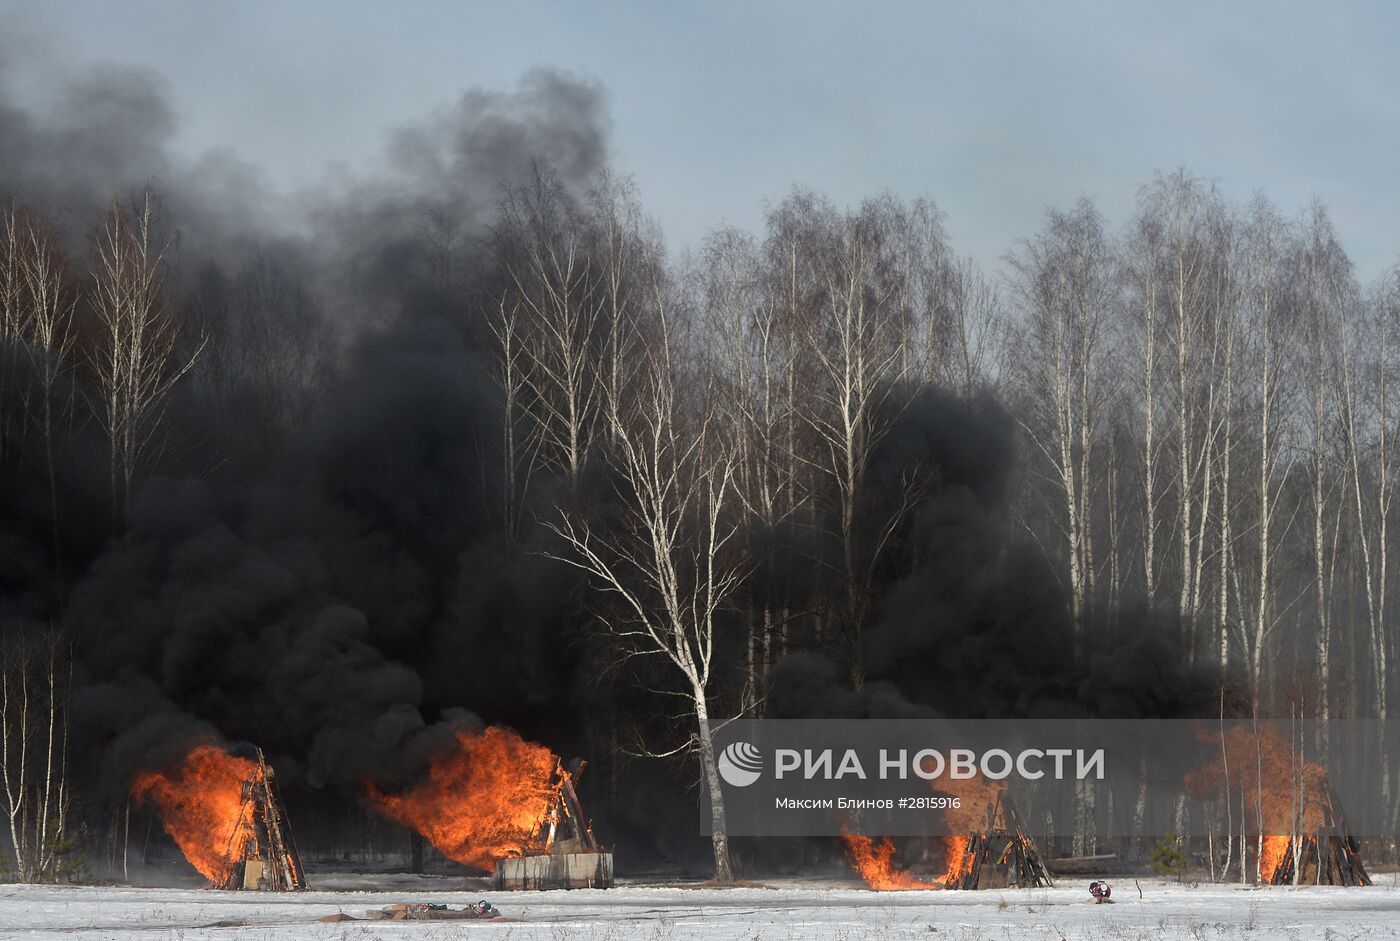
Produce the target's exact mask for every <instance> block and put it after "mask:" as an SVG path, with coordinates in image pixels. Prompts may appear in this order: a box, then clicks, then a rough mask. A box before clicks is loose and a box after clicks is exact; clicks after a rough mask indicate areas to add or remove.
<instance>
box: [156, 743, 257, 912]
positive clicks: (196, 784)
mask: <svg viewBox="0 0 1400 941" xmlns="http://www.w3.org/2000/svg"><path fill="white" fill-rule="evenodd" d="M261 773H262V772H261V771H260V769H259V767H258V763H257V762H256V761H251V760H249V759H247V758H239V757H237V756H235V755H231V754H229V753H228V751H226V750H225V749H223V748H220V747H219V746H217V745H196V746H195V747H194V748H192V749H190V750H189V752H188V753H186V755H185V757H184V758H183V759H181V760H180V762H179V763H178V764H176V765H175V766H174V767H172V768H167V769H162V770H158V771H140V772H137V774H136V777H135V779H134V780H133V781H132V784H131V796H132V797H133V798H134V799H135V800H136V801H137V802H138V803H149V804H154V805H155V807H156V810H157V811H158V812H159V813H160V819H161V824H162V825H163V826H164V827H165V832H166V833H168V834H170V836H171V837H172V838H173V839H174V840H175V843H176V844H177V845H178V846H179V847H180V852H182V853H184V854H185V858H186V859H187V860H189V861H190V865H192V866H194V868H196V869H198V870H199V872H200V874H201V875H203V876H204V878H206V879H208V880H209V882H210V883H211V884H213V885H219V884H221V883H222V882H224V880H225V879H227V878H228V876H229V873H230V872H231V871H232V870H233V864H234V863H235V862H236V861H237V859H238V856H239V854H241V852H242V850H243V842H244V841H243V840H241V839H237V837H238V835H239V833H240V832H243V831H244V830H245V828H248V827H251V826H252V816H251V815H252V805H251V804H247V805H245V803H244V801H243V785H244V784H245V783H247V782H249V781H256V780H257V779H258V777H259V776H260V775H261Z"/></svg>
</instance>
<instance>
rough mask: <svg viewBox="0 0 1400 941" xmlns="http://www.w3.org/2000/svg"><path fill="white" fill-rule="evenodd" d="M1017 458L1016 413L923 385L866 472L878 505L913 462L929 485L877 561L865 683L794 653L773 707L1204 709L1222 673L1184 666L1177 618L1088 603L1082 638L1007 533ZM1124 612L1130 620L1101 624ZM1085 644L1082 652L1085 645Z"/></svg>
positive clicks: (994, 712) (1106, 712)
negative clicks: (1080, 653) (887, 555)
mask: <svg viewBox="0 0 1400 941" xmlns="http://www.w3.org/2000/svg"><path fill="white" fill-rule="evenodd" d="M1021 467H1022V464H1021V462H1020V460H1019V455H1018V453H1017V435H1016V429H1015V425H1014V422H1013V419H1012V417H1011V416H1010V415H1009V414H1008V413H1007V412H1006V410H1005V409H1004V408H1003V407H1002V406H1001V405H1000V404H999V403H997V402H996V401H995V400H994V399H991V398H990V397H986V396H980V397H975V398H973V399H971V400H968V399H965V398H962V397H959V396H954V395H950V394H947V393H944V392H940V391H938V390H935V389H924V390H920V391H919V392H918V393H917V394H915V395H914V396H913V398H912V400H911V401H910V402H909V404H908V405H907V407H904V408H902V410H901V412H900V414H899V416H898V419H897V421H895V422H894V424H893V425H892V427H891V429H890V431H889V434H888V435H887V437H886V438H885V439H884V441H883V442H882V444H881V446H880V448H879V449H878V452H877V454H876V458H875V460H874V461H873V463H872V466H871V469H870V473H869V476H868V478H867V487H868V488H869V490H870V491H871V494H870V499H871V500H872V501H879V500H880V499H882V498H887V495H890V494H894V493H897V492H898V481H899V480H900V479H901V477H907V475H909V474H910V473H911V472H912V471H914V470H916V469H919V468H923V469H925V470H926V471H927V472H928V473H929V474H930V479H931V485H930V492H929V493H928V495H927V497H926V499H924V500H923V501H922V503H921V504H920V506H919V508H918V510H917V512H916V514H915V516H914V518H913V520H912V521H911V523H910V524H909V525H908V526H907V532H906V533H905V534H904V538H903V540H902V541H901V544H900V547H899V549H898V550H897V551H896V552H895V553H894V556H895V558H892V559H890V560H889V561H887V562H886V563H885V565H884V566H883V567H882V568H883V570H885V571H887V572H888V573H889V575H888V576H887V577H886V578H885V579H883V580H882V583H881V584H880V585H879V586H878V587H877V589H876V592H875V593H876V595H877V597H879V598H880V603H879V609H878V614H877V616H876V619H875V622H874V624H873V626H872V628H871V629H870V631H869V632H868V634H866V635H865V637H864V638H863V651H862V652H863V656H862V658H861V659H862V663H863V664H864V667H865V677H864V678H865V680H866V682H865V683H863V684H862V685H861V687H860V688H859V689H852V688H851V683H850V681H849V678H847V677H844V676H842V675H841V674H840V671H838V670H837V668H836V666H835V664H833V663H832V662H831V661H830V660H829V659H828V658H826V657H823V656H822V655H820V654H814V653H801V654H794V655H791V656H789V657H787V658H785V659H784V660H783V661H782V662H780V663H778V664H777V665H776V667H775V669H774V670H773V673H772V675H771V689H770V691H769V698H768V705H769V707H770V709H771V710H772V714H774V715H778V716H785V717H791V718H798V717H814V716H823V717H844V718H863V717H882V718H908V717H913V716H917V715H943V716H950V717H957V718H981V717H988V718H991V717H998V718H1015V717H1029V716H1035V717H1052V716H1065V715H1091V716H1100V717H1111V718H1134V717H1139V716H1156V717H1163V716H1187V715H1192V714H1195V713H1196V712H1198V711H1199V710H1200V709H1202V708H1204V707H1206V706H1208V705H1209V702H1210V696H1211V693H1212V691H1213V690H1214V689H1215V688H1216V687H1215V684H1214V677H1212V676H1210V675H1209V674H1208V673H1207V672H1204V671H1193V670H1190V669H1187V668H1186V667H1185V666H1184V665H1183V664H1182V658H1181V656H1180V654H1179V652H1178V651H1177V650H1176V649H1174V647H1173V641H1174V640H1175V638H1176V627H1175V625H1174V623H1173V621H1172V619H1171V618H1170V617H1167V616H1163V615H1161V614H1157V613H1149V612H1148V611H1147V610H1146V609H1145V608H1142V607H1135V608H1127V609H1123V608H1118V609H1114V610H1106V611H1100V612H1095V613H1094V614H1093V615H1092V616H1091V618H1090V623H1089V625H1088V626H1087V628H1086V629H1085V630H1084V631H1083V632H1082V634H1083V635H1084V636H1082V637H1077V636H1076V631H1075V627H1074V623H1073V619H1072V617H1071V613H1070V604H1069V597H1068V593H1067V591H1066V588H1065V586H1064V585H1063V583H1062V582H1060V581H1059V580H1058V579H1057V578H1056V574H1055V571H1054V570H1053V569H1052V567H1051V566H1050V564H1049V562H1048V561H1047V560H1046V558H1045V554H1044V552H1042V551H1041V550H1040V549H1039V547H1037V546H1035V545H1034V544H1032V543H1031V542H1030V540H1029V539H1028V538H1024V537H1021V536H1019V535H1018V534H1017V533H1016V532H1014V531H1013V529H1012V526H1013V523H1012V516H1011V514H1010V513H1009V512H1008V510H1009V507H1008V505H1007V501H1008V500H1009V499H1010V495H1011V493H1012V490H1013V487H1012V485H1013V483H1014V482H1015V475H1016V474H1017V473H1018V472H1019V470H1020V468H1021ZM877 515H878V514H877ZM1118 618H1129V619H1131V620H1132V621H1133V627H1134V629H1133V630H1130V631H1118V630H1110V629H1108V626H1109V622H1110V621H1112V620H1113V619H1118ZM1080 644H1082V645H1083V647H1084V648H1085V649H1086V650H1087V651H1088V653H1087V656H1084V657H1077V656H1076V645H1080Z"/></svg>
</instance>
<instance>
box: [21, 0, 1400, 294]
mask: <svg viewBox="0 0 1400 941" xmlns="http://www.w3.org/2000/svg"><path fill="white" fill-rule="evenodd" d="M0 19H2V20H3V24H4V25H3V33H4V34H5V35H7V36H8V37H9V38H8V40H7V41H3V42H0V54H3V55H4V56H5V57H6V58H7V59H8V60H9V61H8V69H7V71H8V72H9V76H8V81H9V83H10V84H11V86H12V88H14V89H15V90H16V91H17V92H18V93H19V94H20V95H21V96H22V97H23V98H24V99H25V100H26V101H28V102H31V103H40V102H42V101H43V99H44V96H45V94H46V91H47V90H48V89H51V88H55V87H58V85H59V84H61V77H62V76H63V75H65V74H68V75H71V74H72V73H74V72H76V71H78V70H81V69H82V68H83V67H84V66H86V65H88V64H91V63H95V62H117V63H126V64H132V63H135V64H143V65H146V66H148V67H150V68H152V69H154V70H156V71H158V72H159V73H160V74H161V75H163V76H164V80H165V81H166V82H167V83H168V89H169V94H170V99H171V101H172V102H173V104H174V108H175V111H176V115H175V117H176V119H177V121H176V125H175V126H176V128H177V130H176V131H175V135H176V136H175V140H174V142H173V143H174V146H175V148H176V150H177V152H181V153H183V155H185V156H191V157H193V156H196V155H198V154H201V153H202V152H204V151H205V150H207V149H209V148H214V147H229V148H232V149H233V150H234V151H235V152H236V154H237V155H238V156H239V157H241V158H242V159H243V160H245V161H247V162H248V163H250V164H252V165H254V166H256V167H259V168H261V170H262V172H263V173H265V174H266V176H267V179H268V180H269V182H270V183H271V184H272V185H273V186H274V187H276V188H278V189H283V190H294V189H297V188H300V187H303V186H309V185H311V184H314V183H318V182H321V181H322V180H323V179H324V177H325V176H326V175H327V174H328V173H335V172H337V171H336V168H337V167H339V168H340V170H341V171H343V170H344V169H345V168H347V167H348V168H353V169H355V170H357V171H358V170H359V169H361V168H363V167H365V166H366V165H368V164H370V163H371V162H372V161H373V159H375V155H377V154H381V153H382V152H383V146H384V142H385V139H386V136H387V134H388V133H389V131H390V130H391V129H392V128H396V127H399V126H401V125H402V124H403V123H404V122H405V121H406V120H411V119H414V118H419V117H425V116H427V115H429V114H430V113H431V111H432V110H433V109H434V108H436V107H438V106H441V105H444V104H446V103H448V102H451V101H453V100H455V99H456V97H457V96H458V94H460V93H461V92H462V91H463V90H464V89H467V88H470V87H473V86H484V87H489V88H498V89H503V90H504V89H508V88H510V87H511V86H512V85H513V83H514V82H515V81H516V79H517V77H518V76H520V75H521V74H522V73H523V72H525V71H526V70H528V69H530V68H531V67H533V66H537V65H546V66H550V67H554V68H558V69H563V70H566V71H572V72H574V73H576V74H577V75H579V76H581V77H583V78H585V79H590V80H594V81H596V82H598V83H600V84H601V85H602V86H604V87H605V88H606V90H607V94H608V104H609V108H610V114H611V117H612V122H613V127H614V133H613V138H612V143H613V153H614V157H615V162H616V164H617V165H618V167H619V168H620V169H621V170H623V171H624V172H627V173H631V174H633V175H634V176H635V178H636V181H637V182H638V184H639V186H640V188H641V193H642V196H643V199H644V200H645V202H646V204H647V206H648V207H649V209H650V210H651V212H652V213H654V214H655V216H656V217H657V220H658V221H659V222H660V223H661V225H662V226H663V228H664V230H665V231H666V233H667V235H668V238H669V241H670V246H671V247H672V248H673V249H679V248H684V247H686V246H688V245H693V244H694V243H695V242H696V241H697V240H698V239H699V238H700V237H702V236H703V234H704V233H705V232H706V231H707V230H708V229H709V228H711V227H712V226H714V225H716V224H720V223H732V224H738V225H742V226H745V227H756V225H757V223H758V221H759V220H760V219H761V215H762V212H763V206H764V201H765V200H769V201H776V200H778V199H781V198H782V196H783V195H785V193H786V192H787V191H788V189H789V188H790V187H791V186H792V185H793V184H794V183H800V184H802V185H805V186H810V187H813V188H815V189H817V190H819V191H824V192H827V193H829V194H830V195H831V196H832V197H833V198H835V199H837V200H838V201H842V202H854V201H856V200H858V199H859V198H860V197H861V196H862V195H866V194H869V193H870V192H872V191H875V190H879V189H882V188H888V189H890V190H892V191H894V192H896V193H898V194H901V195H905V196H921V195H926V196H930V197H932V198H933V199H934V200H935V201H936V202H937V203H938V204H939V205H940V206H941V207H942V208H943V209H944V210H945V211H946V212H947V214H948V225H949V230H950V232H951V234H952V236H953V238H954V241H955V244H956V245H957V246H958V248H959V250H960V251H962V252H965V253H970V254H972V255H974V256H975V257H977V258H978V259H979V260H981V261H982V262H983V263H984V264H987V265H989V266H990V265H995V264H997V263H998V262H999V259H1000V258H1001V256H1002V255H1003V253H1004V252H1005V251H1006V250H1007V249H1008V248H1009V247H1010V246H1011V245H1012V244H1013V243H1014V242H1015V240H1016V239H1018V238H1023V237H1025V236H1026V235H1028V234H1029V233H1030V232H1032V231H1033V230H1034V229H1035V228H1036V226H1037V224H1038V222H1039V220H1040V215H1041V213H1042V211H1043V210H1044V208H1045V207H1046V206H1047V205H1057V206H1064V205H1067V204H1068V203H1070V202H1071V201H1072V200H1073V199H1075V198H1076V197H1078V196H1080V195H1088V196H1091V197H1094V198H1095V199H1096V200H1098V201H1099V204H1100V207H1101V208H1102V209H1103V210H1104V212H1105V213H1106V215H1107V216H1108V217H1109V218H1110V219H1111V220H1113V222H1114V223H1115V224H1117V223H1119V222H1122V221H1123V220H1124V219H1125V218H1126V215H1127V213H1128V211H1129V210H1130V208H1131V203H1132V199H1133V196H1134V193H1135V192H1136V189H1137V187H1138V186H1140V185H1141V184H1142V183H1144V182H1146V181H1147V180H1149V179H1150V178H1151V175H1152V173H1153V172H1154V171H1156V170H1170V169H1172V168H1174V167H1175V166H1177V165H1186V166H1188V167H1189V168H1190V169H1192V170H1193V171H1194V172H1196V173H1197V174H1200V175H1202V176H1205V177H1208V178H1212V179H1216V180H1218V181H1219V182H1220V183H1221V185H1222V186H1223V187H1224V188H1225V190H1226V192H1227V193H1228V194H1229V195H1231V196H1233V197H1236V198H1239V197H1244V196H1248V195H1249V194H1250V192H1251V191H1253V190H1255V189H1261V190H1263V191H1264V192H1265V193H1266V194H1267V195H1268V196H1270V197H1271V198H1272V199H1273V200H1274V201H1275V202H1276V203H1277V204H1279V205H1280V207H1281V208H1283V209H1284V210H1285V211H1286V212H1289V213H1291V212H1293V211H1295V210H1297V209H1300V208H1301V207H1302V206H1304V205H1305V204H1306V203H1307V201H1309V200H1310V199H1311V198H1312V197H1314V196H1317V197H1320V198H1321V199H1322V200H1324V201H1325V202H1326V203H1327V204H1328V205H1329V206H1330V207H1331V209H1332V212H1333V216H1334V219H1335V221H1336V223H1337V225H1338V228H1339V230H1340V232H1341V233H1342V234H1343V237H1344V238H1345V240H1346V247H1347V249H1348V251H1349V252H1350V253H1351V256H1352V258H1353V259H1354V260H1355V261H1356V263H1357V265H1358V269H1359V272H1358V273H1359V274H1360V275H1361V277H1362V278H1363V279H1364V280H1369V279H1370V278H1372V277H1374V276H1376V275H1377V274H1379V273H1380V272H1381V271H1382V270H1383V269H1384V268H1385V267H1387V266H1388V265H1390V264H1391V263H1393V262H1394V261H1395V260H1396V259H1397V257H1400V235H1397V233H1396V230H1395V228H1394V226H1393V225H1392V221H1393V220H1394V219H1395V218H1397V217H1400V186H1396V185H1395V179H1394V174H1393V159H1392V156H1391V155H1393V154H1394V153H1395V152H1396V149H1397V145H1400V99H1397V97H1396V96H1395V94H1394V91H1395V89H1396V88H1397V87H1400V57H1396V56H1395V55H1394V51H1395V46H1394V37H1395V36H1396V35H1398V34H1400V9H1397V8H1396V7H1395V6H1394V5H1391V4H1385V3H1381V2H1374V3H1366V2H1357V3H1349V4H1322V3H1262V2H1260V3H1245V2H1240V3H1231V4H1218V3H1205V2H1199V3H1172V4H1162V3H1151V4H1149V3H1120V4H1108V3H1100V4H1094V3H1030V2H1004V3H995V4H973V3H966V4H960V5H954V4H931V3H906V4H899V3H895V4H883V5H880V4H875V5H872V4H866V3H860V4H853V3H836V2H814V0H803V2H785V3H780V2H767V3H761V4H754V3H747V2H716V3H705V4H663V3H640V2H638V3H598V4H578V3H571V2H516V3H464V2H456V0H421V2H415V3H412V4H388V3H370V2H346V0H317V2H312V0H300V2H296V3H285V2H280V0H242V2H239V3H223V4H214V3H188V4H182V3H169V2H161V0H126V2H123V3H92V2H86V3H85V2H77V0H50V2H45V3H42V4H38V3H32V2H28V0H0ZM56 80H57V81H56Z"/></svg>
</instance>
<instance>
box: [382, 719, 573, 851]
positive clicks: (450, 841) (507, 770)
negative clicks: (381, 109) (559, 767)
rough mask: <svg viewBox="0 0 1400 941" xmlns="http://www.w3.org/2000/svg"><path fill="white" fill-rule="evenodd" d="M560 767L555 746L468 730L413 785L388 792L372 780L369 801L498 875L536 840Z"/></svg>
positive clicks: (444, 847)
mask: <svg viewBox="0 0 1400 941" xmlns="http://www.w3.org/2000/svg"><path fill="white" fill-rule="evenodd" d="M556 763H557V759H556V758H555V756H554V755H553V754H552V753H551V752H550V751H549V749H548V748H545V747H544V746H543V745H536V744H534V743H532V742H527V741H525V740H524V739H522V738H521V737H520V736H518V735H516V734H515V733H514V732H511V731H510V730H508V729H502V728H496V727H492V728H488V729H486V730H485V731H474V730H466V729H464V730H461V731H459V732H458V733H457V741H456V748H454V749H453V750H451V751H449V752H447V753H445V754H442V755H439V756H438V757H437V758H435V759H433V760H432V761H431V762H430V763H429V765H428V771H427V774H426V776H425V777H424V778H423V779H422V780H421V781H419V782H418V783H417V784H415V785H414V786H413V787H411V788H409V789H408V790H406V791H403V792H402V793H399V794H388V793H385V792H384V791H382V790H380V789H379V788H378V787H376V786H375V785H374V784H373V783H367V784H366V785H365V796H366V799H367V800H368V802H369V803H370V804H371V805H372V806H373V807H374V809H375V810H377V811H378V812H379V813H381V814H383V815H384V816H386V817H388V818H389V819H390V820H393V821H395V822H397V823H400V824H403V825H404V826H406V827H409V828H410V829H412V830H415V831H417V832H418V833H420V834H422V836H423V838H424V839H426V840H427V841H428V842H429V843H431V844H433V846H434V847H436V848H437V850H438V851H439V852H440V853H442V854H443V855H444V856H446V857H447V858H449V859H452V860H455V861H457V862H459V863H462V864H463V865H466V866H474V867H476V868H477V869H485V870H486V871H488V872H491V871H494V870H495V868H496V860H497V859H499V858H501V857H504V856H520V855H522V854H523V852H524V850H525V848H526V847H527V846H528V845H529V844H530V843H531V841H532V837H533V835H534V831H535V829H536V827H537V826H538V824H539V822H540V821H541V820H542V819H543V818H544V816H545V814H546V813H547V812H548V810H549V806H550V801H551V800H552V799H553V797H554V790H553V788H552V787H551V778H552V777H553V774H554V768H555V765H556Z"/></svg>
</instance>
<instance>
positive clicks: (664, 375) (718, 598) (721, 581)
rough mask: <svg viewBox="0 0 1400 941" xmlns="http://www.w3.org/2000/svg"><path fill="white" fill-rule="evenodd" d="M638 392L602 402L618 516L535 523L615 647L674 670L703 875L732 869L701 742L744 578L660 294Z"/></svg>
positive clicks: (576, 512) (709, 447)
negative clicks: (696, 801) (694, 774)
mask: <svg viewBox="0 0 1400 941" xmlns="http://www.w3.org/2000/svg"><path fill="white" fill-rule="evenodd" d="M658 308H659V312H658V315H657V316H658V324H659V326H660V341H659V343H658V345H657V346H656V347H655V348H654V349H651V350H649V351H648V353H647V359H646V362H645V365H644V366H643V373H642V381H641V385H640V390H639V394H638V395H636V396H635V397H634V398H632V399H631V400H629V401H622V402H615V401H610V402H608V403H607V409H606V417H607V421H608V424H609V444H608V446H607V461H608V466H609V468H610V469H611V471H612V473H613V475H614V481H615V482H614V488H615V496H616V509H615V512H616V513H617V515H618V519H617V520H616V522H615V523H613V524H612V525H607V526H604V525H602V524H599V523H595V522H593V521H591V520H589V519H588V517H587V515H586V513H585V512H583V511H582V510H580V509H571V508H565V509H564V510H563V512H562V513H561V514H560V516H559V517H558V518H551V519H546V520H545V521H544V525H545V526H546V527H547V528H548V529H549V530H550V531H551V532H552V533H553V534H554V535H555V536H557V537H558V539H559V540H560V544H561V547H560V548H559V549H558V550H547V554H549V555H550V557H552V558H554V559H556V560H558V561H561V562H564V563H566V564H568V565H571V566H573V567H575V568H577V569H579V570H581V571H582V572H584V573H585V574H586V575H587V576H588V578H589V579H590V581H591V583H592V585H593V586H594V588H595V589H596V590H597V591H599V592H600V593H601V595H602V596H603V597H606V598H610V599H612V600H613V601H615V602H616V605H615V606H614V607H612V608H610V609H609V611H607V612H605V613H603V614H602V616H601V618H600V619H601V621H602V624H603V626H604V628H605V629H606V630H607V631H608V633H609V635H610V636H611V637H612V638H613V639H614V641H615V642H616V644H617V646H618V650H619V653H620V655H622V656H624V657H628V656H654V657H661V658H662V659H663V660H664V661H665V662H666V663H667V664H669V665H670V667H671V668H672V669H673V670H674V673H673V675H674V676H675V677H676V678H677V680H678V681H679V685H680V688H681V689H680V693H679V695H681V696H682V697H684V699H685V700H686V702H687V704H688V706H689V709H690V714H691V719H692V721H693V722H694V725H695V732H694V734H693V737H692V739H691V745H692V746H693V748H694V751H695V753H696V756H697V758H698V760H699V762H700V767H701V770H702V774H703V778H704V783H705V786H706V790H707V793H708V799H709V804H710V821H711V827H712V838H711V839H712V843H713V849H714V862H715V878H716V879H717V880H721V881H728V880H730V879H732V878H733V869H732V866H731V863H730V855H729V838H728V829H727V825H726V822H725V812H724V794H723V791H722V790H721V785H720V779H719V771H718V766H717V764H716V760H717V759H716V756H715V754H714V747H713V732H714V728H715V724H714V719H713V717H712V709H713V702H712V696H713V689H712V685H713V682H714V680H715V678H716V676H717V674H718V672H719V670H718V667H719V664H718V663H717V662H716V634H717V631H718V629H719V615H720V612H721V610H722V609H723V608H724V607H725V606H726V605H727V603H728V602H729V600H730V598H731V597H732V596H733V595H734V593H735V591H736V590H737V589H738V588H739V586H740V584H741V582H742V581H743V579H744V576H745V571H746V562H745V561H744V559H743V557H742V555H741V554H739V553H737V552H735V551H734V550H735V548H736V544H737V541H738V538H737V534H738V529H739V527H738V524H737V523H736V522H735V521H734V520H733V516H732V514H731V513H729V512H727V503H728V502H729V500H730V497H731V494H732V490H733V483H734V475H735V469H736V460H735V457H734V455H733V453H732V452H731V451H730V450H729V449H728V448H727V447H726V446H725V445H726V442H725V440H724V436H723V435H722V434H721V433H720V430H719V429H718V428H717V427H716V424H717V421H718V418H717V415H716V412H715V409H714V405H713V402H712V400H711V397H710V395H709V392H708V391H707V390H702V391H700V392H698V393H695V392H693V391H692V392H687V382H686V380H685V378H684V377H683V376H682V375H681V366H680V364H679V363H678V362H677V359H678V357H679V356H680V355H681V354H680V351H679V350H677V349H675V348H674V347H673V345H672V344H673V342H674V337H673V334H672V329H673V328H674V327H675V323H674V321H673V320H671V319H670V318H669V315H668V313H667V309H666V304H665V302H664V301H661V302H660V303H659V304H658Z"/></svg>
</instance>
